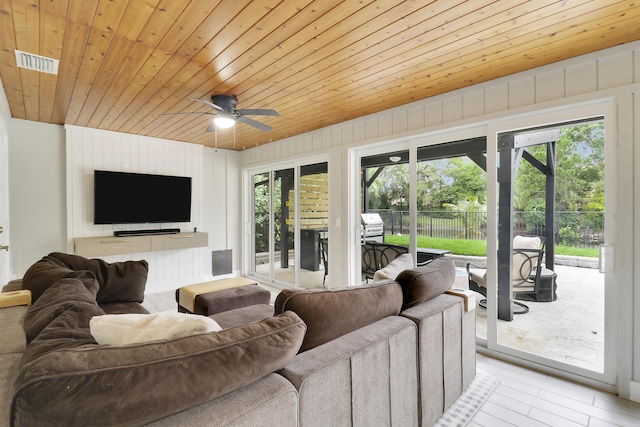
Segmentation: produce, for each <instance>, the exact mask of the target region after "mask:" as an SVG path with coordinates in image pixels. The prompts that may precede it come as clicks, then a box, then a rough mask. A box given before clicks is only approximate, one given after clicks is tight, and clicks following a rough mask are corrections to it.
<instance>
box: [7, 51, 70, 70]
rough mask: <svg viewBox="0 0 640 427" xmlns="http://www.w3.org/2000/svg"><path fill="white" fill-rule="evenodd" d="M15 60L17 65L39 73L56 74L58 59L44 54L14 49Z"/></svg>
mask: <svg viewBox="0 0 640 427" xmlns="http://www.w3.org/2000/svg"><path fill="white" fill-rule="evenodd" d="M16 62H17V63H18V67H20V68H26V69H27V70H34V71H39V72H41V73H48V74H58V62H59V61H58V60H57V59H53V58H47V57H46V56H40V55H34V54H33V53H28V52H22V51H21V50H18V49H16Z"/></svg>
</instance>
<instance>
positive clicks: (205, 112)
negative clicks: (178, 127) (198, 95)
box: [158, 111, 213, 116]
mask: <svg viewBox="0 0 640 427" xmlns="http://www.w3.org/2000/svg"><path fill="white" fill-rule="evenodd" d="M178 114H213V113H210V112H208V111H185V112H180V113H162V114H158V115H159V116H177V115H178Z"/></svg>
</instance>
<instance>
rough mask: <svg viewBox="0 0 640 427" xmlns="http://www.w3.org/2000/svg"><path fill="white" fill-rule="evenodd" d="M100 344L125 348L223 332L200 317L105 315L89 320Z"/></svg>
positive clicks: (209, 319) (180, 314)
mask: <svg viewBox="0 0 640 427" xmlns="http://www.w3.org/2000/svg"><path fill="white" fill-rule="evenodd" d="M89 329H90V330H91V335H93V338H95V340H96V342H97V343H98V344H106V345H114V346H123V345H129V344H138V343H143V342H149V341H156V340H169V339H175V338H181V337H187V336H190V335H194V334H202V333H205V332H214V331H219V330H221V329H222V328H221V327H220V325H218V323H217V322H216V321H215V320H213V319H211V318H209V317H207V316H200V315H196V314H187V313H177V312H172V311H165V312H160V313H153V314H105V315H103V316H94V317H92V318H91V320H90V321H89Z"/></svg>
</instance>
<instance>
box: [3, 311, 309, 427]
mask: <svg viewBox="0 0 640 427" xmlns="http://www.w3.org/2000/svg"><path fill="white" fill-rule="evenodd" d="M81 323H83V324H84V320H82V322H81ZM86 323H87V327H86V331H87V333H88V320H86ZM60 326H64V327H66V328H67V329H69V330H72V329H73V327H72V325H71V324H69V323H67V324H66V325H60ZM47 330H48V328H46V329H45V330H44V331H43V332H41V333H40V335H38V337H37V338H36V340H34V341H33V342H32V343H31V344H30V345H29V346H28V347H27V351H29V347H31V346H33V345H34V344H37V342H41V341H44V338H45V337H46V336H45V337H43V335H45V332H47ZM305 330H306V327H305V325H304V323H303V322H302V320H300V318H299V317H298V316H297V315H296V314H295V313H292V312H287V313H283V314H281V315H279V316H276V317H270V318H268V319H265V320H263V321H261V322H257V323H251V324H248V325H244V326H240V327H237V328H232V329H227V330H223V331H220V332H212V333H206V334H199V335H194V336H190V337H185V338H178V339H175V340H171V341H162V342H152V343H146V344H137V345H130V346H125V347H111V346H99V345H97V344H95V343H94V344H89V343H87V342H86V341H84V337H79V339H78V340H76V339H75V338H74V337H73V336H70V334H68V337H67V338H66V339H64V340H60V339H57V340H55V339H54V341H56V342H57V343H60V342H61V341H66V342H67V343H68V344H67V346H66V347H57V348H56V347H55V346H54V345H50V349H53V350H52V351H49V352H47V353H46V354H43V355H42V356H41V357H38V358H35V359H32V360H31V361H30V363H29V365H28V366H25V365H23V366H22V368H21V369H20V372H19V373H18V377H17V379H16V382H15V388H14V396H13V402H12V415H11V416H12V423H13V424H14V425H43V422H44V420H46V421H47V422H48V424H50V425H102V426H110V425H114V426H115V425H118V426H120V425H142V424H146V423H148V422H151V421H153V420H156V419H159V418H162V417H164V416H167V415H170V414H174V413H176V412H179V411H182V410H185V409H188V408H191V407H193V406H196V405H199V404H201V403H204V402H207V401H209V400H212V399H214V398H216V397H218V396H220V395H223V394H225V393H228V392H230V391H233V390H235V389H238V388H240V387H242V386H244V385H247V384H249V383H252V382H253V381H255V380H257V379H259V378H261V377H263V376H265V375H266V374H268V373H270V372H274V371H277V370H279V369H281V368H283V367H284V366H285V365H286V364H287V363H288V362H289V360H291V358H293V357H294V356H295V354H296V353H297V352H298V349H299V348H300V345H301V344H302V339H303V337H304V333H305ZM59 334H60V335H61V336H62V335H63V334H62V333H61V332H59ZM74 341H78V343H77V344H78V345H76V344H74ZM25 354H26V353H25ZM34 408H38V410H37V411H34Z"/></svg>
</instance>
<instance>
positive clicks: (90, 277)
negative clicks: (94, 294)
mask: <svg viewBox="0 0 640 427" xmlns="http://www.w3.org/2000/svg"><path fill="white" fill-rule="evenodd" d="M78 270H80V271H75V270H74V269H71V268H69V267H68V266H66V265H65V263H64V262H62V261H60V260H59V259H57V258H55V257H53V256H52V254H49V255H47V256H45V257H43V258H42V259H41V260H40V261H38V262H36V263H35V264H33V265H32V266H31V267H29V269H28V270H27V271H26V272H25V273H24V277H23V278H22V289H29V290H30V291H31V298H32V301H33V302H34V303H35V302H36V301H37V300H38V298H40V296H41V295H42V294H43V293H44V291H46V290H47V288H49V286H51V285H53V284H54V283H55V282H57V281H58V280H60V279H64V278H74V279H78V280H80V281H81V282H82V283H83V284H84V286H85V287H86V288H87V289H93V287H94V286H95V287H97V286H98V281H97V279H96V275H95V274H93V273H92V272H91V271H87V269H78Z"/></svg>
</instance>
